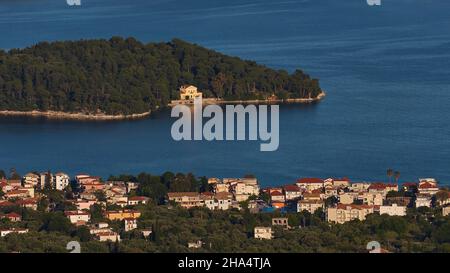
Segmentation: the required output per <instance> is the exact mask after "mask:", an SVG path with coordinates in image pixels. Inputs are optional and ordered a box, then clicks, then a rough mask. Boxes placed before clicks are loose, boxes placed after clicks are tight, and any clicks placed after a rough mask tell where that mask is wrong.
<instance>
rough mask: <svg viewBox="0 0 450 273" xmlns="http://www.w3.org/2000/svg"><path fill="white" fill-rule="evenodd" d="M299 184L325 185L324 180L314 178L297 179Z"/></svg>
mask: <svg viewBox="0 0 450 273" xmlns="http://www.w3.org/2000/svg"><path fill="white" fill-rule="evenodd" d="M297 183H304V184H313V183H323V179H320V178H314V177H304V178H300V179H297Z"/></svg>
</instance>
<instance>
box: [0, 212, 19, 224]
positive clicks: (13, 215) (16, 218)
mask: <svg viewBox="0 0 450 273" xmlns="http://www.w3.org/2000/svg"><path fill="white" fill-rule="evenodd" d="M2 218H6V219H9V221H11V222H20V221H22V216H21V215H20V214H17V213H15V212H10V213H8V214H4V215H0V219H2Z"/></svg>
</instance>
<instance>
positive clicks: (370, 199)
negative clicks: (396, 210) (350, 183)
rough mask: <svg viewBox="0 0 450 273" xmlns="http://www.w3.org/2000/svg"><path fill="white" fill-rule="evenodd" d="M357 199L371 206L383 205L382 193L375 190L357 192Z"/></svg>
mask: <svg viewBox="0 0 450 273" xmlns="http://www.w3.org/2000/svg"><path fill="white" fill-rule="evenodd" d="M357 199H358V200H361V201H362V202H363V204H366V205H371V206H381V205H383V199H384V198H383V195H382V194H381V193H377V192H361V193H359V195H358V197H357Z"/></svg>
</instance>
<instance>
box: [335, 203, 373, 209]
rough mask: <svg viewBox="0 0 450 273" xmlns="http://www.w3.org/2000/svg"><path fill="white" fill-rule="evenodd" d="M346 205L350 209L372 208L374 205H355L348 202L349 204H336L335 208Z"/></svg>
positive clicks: (344, 207)
mask: <svg viewBox="0 0 450 273" xmlns="http://www.w3.org/2000/svg"><path fill="white" fill-rule="evenodd" d="M348 207H350V208H352V209H358V210H361V209H372V208H374V206H370V205H355V204H349V205H346V204H338V205H337V208H338V209H345V210H346V209H347V208H348Z"/></svg>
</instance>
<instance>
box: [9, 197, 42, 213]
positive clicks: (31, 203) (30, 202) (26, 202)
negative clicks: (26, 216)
mask: <svg viewBox="0 0 450 273" xmlns="http://www.w3.org/2000/svg"><path fill="white" fill-rule="evenodd" d="M15 204H16V205H18V206H21V207H23V208H29V209H32V210H37V207H38V201H37V200H36V199H33V198H28V199H20V200H17V201H16V203H15Z"/></svg>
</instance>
